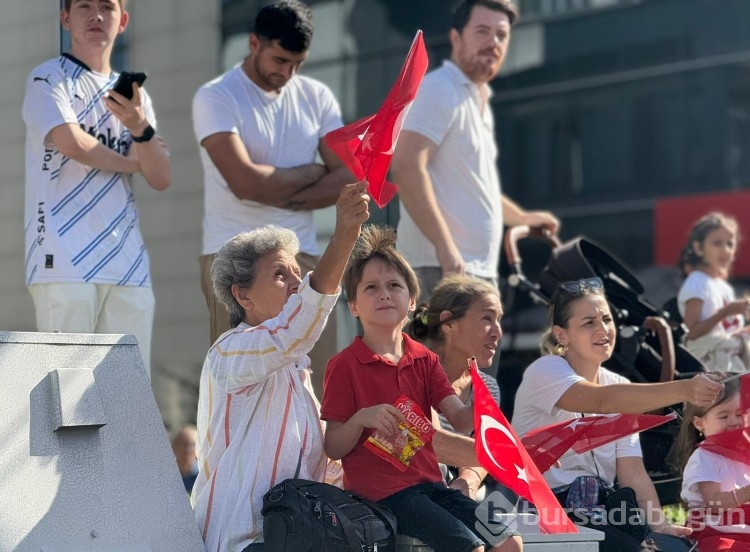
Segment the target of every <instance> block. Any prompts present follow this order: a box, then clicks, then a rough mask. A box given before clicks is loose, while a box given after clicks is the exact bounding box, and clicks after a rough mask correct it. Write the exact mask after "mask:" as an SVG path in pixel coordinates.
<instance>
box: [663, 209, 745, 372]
mask: <svg viewBox="0 0 750 552" xmlns="http://www.w3.org/2000/svg"><path fill="white" fill-rule="evenodd" d="M737 239H738V227H737V221H736V220H735V219H733V218H731V217H728V216H726V215H723V214H721V213H709V214H707V215H706V216H704V217H703V218H701V219H700V220H698V222H696V223H695V225H694V226H693V229H692V231H691V233H690V239H689V240H688V243H687V245H686V246H685V249H684V250H683V252H682V255H681V259H683V260H684V261H685V262H686V263H687V264H689V265H690V266H692V267H693V270H692V271H690V273H689V274H688V275H687V277H686V278H685V281H684V282H683V284H682V287H681V288H680V292H679V294H678V296H677V305H678V308H679V310H680V315H681V316H682V320H683V322H684V323H685V325H686V326H687V328H688V334H687V343H686V345H687V348H688V349H689V350H690V351H691V352H692V353H693V354H695V355H696V356H697V357H698V358H699V359H700V360H701V361H702V362H703V363H704V364H706V366H707V367H708V368H709V370H714V371H721V372H725V371H727V370H737V371H747V370H748V368H749V367H750V348H749V343H750V341H749V336H748V334H747V333H746V331H745V329H744V327H745V316H746V315H747V314H748V309H749V308H750V300H749V299H746V298H743V299H737V298H736V297H735V294H734V290H733V289H732V287H731V286H730V285H729V284H728V283H727V279H728V278H729V270H730V269H731V266H732V263H733V262H734V255H735V253H736V251H737Z"/></svg>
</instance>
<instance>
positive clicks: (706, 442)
mask: <svg viewBox="0 0 750 552" xmlns="http://www.w3.org/2000/svg"><path fill="white" fill-rule="evenodd" d="M698 446H699V447H701V448H704V449H706V450H710V451H711V452H715V453H716V454H720V455H721V456H725V457H726V458H731V459H732V460H737V462H742V463H743V464H747V465H748V466H750V428H746V427H745V428H740V429H732V430H729V431H722V432H721V433H716V434H714V435H710V436H708V437H706V438H705V439H703V441H701V442H700V443H698Z"/></svg>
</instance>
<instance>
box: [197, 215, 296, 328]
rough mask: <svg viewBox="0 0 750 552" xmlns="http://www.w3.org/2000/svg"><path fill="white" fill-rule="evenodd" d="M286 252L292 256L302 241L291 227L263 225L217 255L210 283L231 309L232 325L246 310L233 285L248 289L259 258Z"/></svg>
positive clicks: (232, 240) (233, 241) (236, 238)
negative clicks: (233, 292)
mask: <svg viewBox="0 0 750 552" xmlns="http://www.w3.org/2000/svg"><path fill="white" fill-rule="evenodd" d="M278 251H284V252H286V253H288V254H290V255H291V256H295V255H297V253H298V252H299V240H298V239H297V236H296V235H295V234H294V232H292V231H291V230H289V229H287V228H281V227H279V226H263V227H262V228H257V229H255V230H253V231H252V232H243V233H242V234H237V235H236V236H235V237H233V238H232V239H231V240H229V241H228V242H227V243H225V244H224V245H223V246H222V247H221V249H219V251H218V252H217V253H216V255H215V256H214V261H213V264H212V265H211V282H212V283H213V288H214V295H216V298H217V299H218V300H219V301H220V302H221V304H222V305H224V306H225V307H226V309H227V311H229V323H230V324H231V326H232V327H235V326H236V325H237V324H239V323H240V322H242V321H243V320H244V319H245V309H243V308H242V306H241V305H240V304H239V303H238V302H237V300H236V299H235V298H234V295H233V294H232V286H233V285H234V284H237V285H238V286H239V287H241V288H245V289H247V288H249V287H251V286H252V285H253V283H254V282H255V277H256V275H257V269H258V261H259V260H260V259H261V258H262V257H264V256H265V255H268V254H269V253H276V252H278Z"/></svg>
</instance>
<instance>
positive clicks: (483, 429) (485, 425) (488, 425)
mask: <svg viewBox="0 0 750 552" xmlns="http://www.w3.org/2000/svg"><path fill="white" fill-rule="evenodd" d="M488 429H497V430H500V431H501V432H502V433H503V434H504V435H505V436H506V437H507V438H508V440H509V441H510V442H511V443H513V446H514V447H516V448H518V445H517V444H516V440H515V439H514V438H513V435H512V434H511V433H510V431H508V428H507V427H505V426H504V425H503V424H501V423H500V422H498V421H497V420H496V419H494V418H492V417H490V416H487V415H486V414H482V416H481V422H480V425H479V433H480V434H481V435H482V446H483V447H484V451H485V452H486V453H487V456H489V457H490V459H491V460H492V462H493V463H494V464H495V465H496V466H497V467H498V468H500V469H501V470H503V471H507V470H506V469H505V468H504V467H502V466H501V465H500V464H498V463H497V460H495V457H494V456H493V455H492V452H490V449H488V448H487V438H486V437H485V433H487V430H488Z"/></svg>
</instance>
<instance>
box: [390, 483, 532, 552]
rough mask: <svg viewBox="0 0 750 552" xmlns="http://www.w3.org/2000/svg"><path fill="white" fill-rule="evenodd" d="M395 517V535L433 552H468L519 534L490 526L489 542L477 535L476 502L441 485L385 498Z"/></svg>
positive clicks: (430, 484) (437, 484) (501, 527)
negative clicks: (429, 548)
mask: <svg viewBox="0 0 750 552" xmlns="http://www.w3.org/2000/svg"><path fill="white" fill-rule="evenodd" d="M380 504H382V505H384V506H387V507H388V508H390V510H391V511H392V512H393V514H394V515H395V516H396V521H397V522H398V532H399V533H401V534H404V535H409V536H410V537H414V538H417V539H419V540H421V541H422V542H424V543H425V544H427V545H429V546H431V547H432V549H433V550H435V552H469V551H471V550H473V549H475V548H476V547H477V546H481V545H482V544H484V545H485V546H486V547H487V548H491V547H493V546H497V545H499V544H502V543H503V542H504V541H505V540H506V539H508V538H510V537H513V536H517V535H518V533H517V532H516V531H513V530H511V529H509V528H508V527H506V526H503V525H500V524H498V525H499V526H498V527H493V535H492V542H490V541H489V540H487V539H486V538H485V537H484V536H482V535H477V534H476V533H475V532H474V528H475V526H476V523H477V515H476V510H477V508H478V507H479V503H477V502H475V501H474V500H472V499H471V498H469V497H467V496H465V495H463V494H462V493H461V491H458V490H456V489H451V488H449V487H446V486H445V484H444V483H422V484H420V485H414V486H413V487H408V488H406V489H403V490H401V491H399V492H397V493H395V494H392V495H391V496H389V497H387V498H384V499H383V500H381V501H380Z"/></svg>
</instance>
